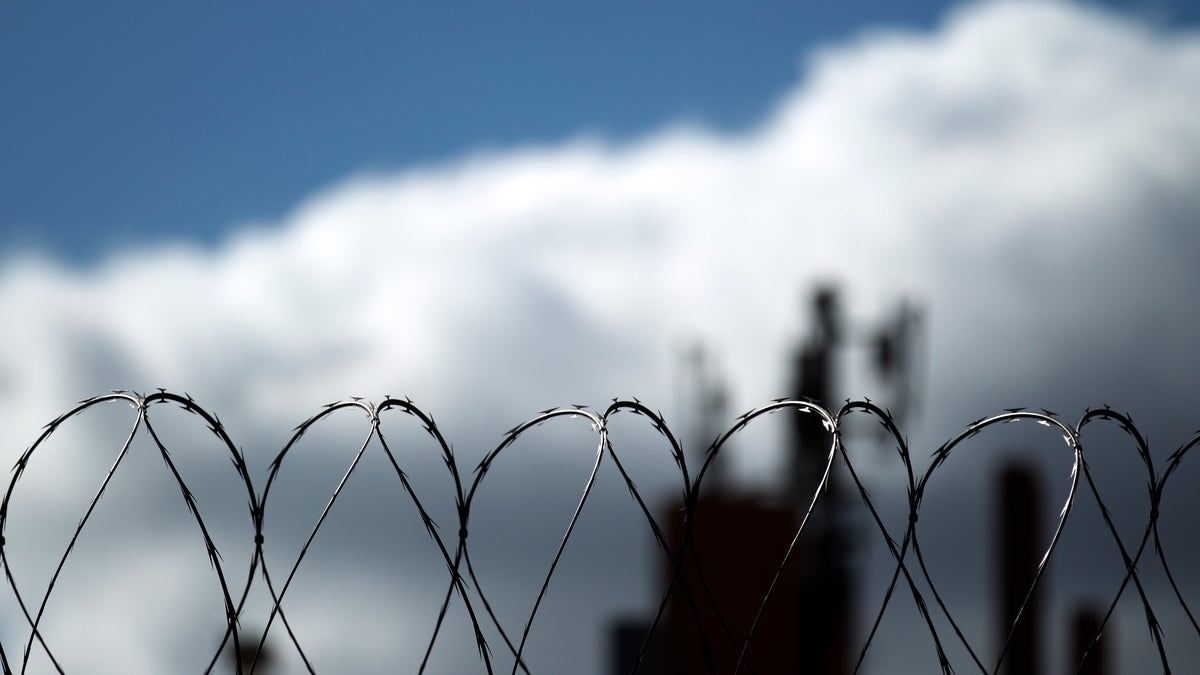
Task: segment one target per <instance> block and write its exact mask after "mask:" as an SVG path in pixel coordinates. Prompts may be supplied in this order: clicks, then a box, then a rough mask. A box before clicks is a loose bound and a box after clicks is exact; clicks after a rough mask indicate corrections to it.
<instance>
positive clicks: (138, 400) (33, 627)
mask: <svg viewBox="0 0 1200 675" xmlns="http://www.w3.org/2000/svg"><path fill="white" fill-rule="evenodd" d="M110 402H125V403H127V404H129V405H130V406H131V407H132V408H133V409H134V410H135V411H136V415H135V419H134V422H133V424H132V425H131V427H130V429H129V433H128V434H127V435H126V437H125V441H124V442H123V443H122V444H121V448H120V450H119V451H118V453H117V456H116V458H115V459H114V460H113V463H112V464H111V465H110V466H109V469H108V471H107V472H106V474H105V476H104V478H103V480H102V481H101V483H100V486H99V488H98V489H97V490H96V493H95V495H94V496H93V497H92V498H91V501H90V502H89V503H88V505H87V507H86V509H85V511H84V513H83V515H82V516H81V518H80V520H79V524H78V525H77V526H76V527H75V530H74V532H73V533H72V535H71V538H70V540H69V542H68V543H67V546H66V549H65V550H64V551H63V554H62V556H61V557H60V558H59V561H58V563H57V565H56V566H55V568H54V571H53V573H52V575H51V577H50V580H49V582H48V584H47V586H46V592H45V593H44V594H43V595H42V598H41V600H40V602H39V603H38V607H37V610H36V612H35V613H34V614H32V615H31V613H30V610H29V606H28V605H27V604H26V601H25V598H24V597H23V596H22V595H21V592H20V590H19V589H18V588H17V582H16V579H15V577H14V576H13V571H12V565H11V561H10V560H9V557H8V549H7V548H0V565H3V567H4V575H5V579H6V580H7V582H8V585H9V587H10V588H11V589H12V592H13V596H14V597H15V598H16V600H17V604H18V606H19V607H20V609H21V613H22V614H23V615H24V617H25V620H26V622H27V623H28V624H29V628H30V635H29V639H28V640H27V641H26V642H25V645H24V648H23V649H22V655H21V666H20V672H22V673H23V672H25V670H26V669H27V668H28V665H29V658H30V656H31V652H32V649H33V645H34V642H37V643H38V645H40V647H41V649H42V650H44V652H45V654H46V656H47V658H48V659H49V660H50V662H51V664H52V665H53V666H54V668H55V670H56V671H58V672H59V673H62V672H64V671H63V668H62V665H61V664H60V663H59V662H58V659H56V658H55V656H54V653H53V652H52V651H51V649H50V647H49V645H48V644H47V643H46V640H45V637H44V636H43V635H42V632H41V630H40V629H39V628H40V624H41V621H42V618H43V616H44V614H45V610H46V605H47V603H48V602H49V600H50V595H51V594H52V593H53V592H54V586H55V584H56V583H57V581H58V579H59V577H60V575H61V574H62V571H63V569H64V568H65V566H66V563H67V559H68V558H69V557H70V555H71V552H72V551H73V550H74V548H75V544H76V542H77V541H78V540H79V537H80V535H81V534H82V532H83V528H84V526H85V525H87V522H88V520H89V519H90V518H91V516H92V514H93V512H94V511H95V509H96V506H97V505H98V504H99V502H100V499H101V498H102V497H103V496H104V492H105V489H106V488H107V487H108V485H109V483H110V482H111V481H112V478H113V476H114V475H115V474H116V472H117V470H118V468H119V467H120V465H121V463H122V461H123V460H124V459H125V457H126V455H127V454H128V452H129V448H130V446H131V445H132V443H133V440H134V438H135V437H136V435H137V433H138V431H139V429H141V428H142V427H143V426H144V427H145V428H146V431H147V433H149V434H150V436H151V438H152V439H153V440H154V444H155V447H156V449H157V450H158V451H159V454H160V456H161V458H162V460H163V462H164V463H165V464H166V466H167V468H168V469H169V470H170V472H171V476H172V479H173V480H174V481H175V484H176V486H177V487H178V489H179V491H180V495H181V497H182V499H183V501H184V504H185V505H186V507H187V509H188V512H189V513H190V514H191V515H192V517H193V519H194V520H195V523H196V526H197V528H198V529H199V532H200V535H201V537H202V538H203V540H204V545H205V549H206V552H207V556H208V559H209V562H210V563H211V565H212V567H213V570H214V572H215V574H216V577H217V580H218V583H219V586H220V589H221V597H222V600H223V601H224V605H225V619H226V627H225V632H224V634H223V636H222V638H221V642H220V644H219V645H218V647H217V649H216V651H215V653H214V654H213V657H212V660H211V661H210V662H209V664H208V667H207V668H206V669H205V671H204V672H205V673H210V672H212V669H213V667H214V666H215V664H216V662H217V660H218V658H219V657H220V654H221V651H222V650H223V649H224V648H225V645H226V644H227V643H228V642H229V641H230V640H232V642H233V646H234V649H235V650H238V649H240V647H241V643H240V638H239V636H238V634H237V616H238V615H239V614H240V612H241V608H242V606H243V604H244V603H245V601H246V597H247V594H248V593H249V588H250V580H251V579H252V578H253V576H254V572H255V567H256V565H257V561H255V560H252V561H251V563H250V566H249V568H248V570H247V583H246V587H245V589H244V590H243V593H242V596H241V598H240V599H239V600H238V601H237V602H236V603H235V602H234V599H233V596H232V594H231V592H230V589H229V584H228V582H227V580H226V575H225V570H224V566H223V564H222V560H221V556H220V553H219V552H218V550H217V546H216V544H215V543H214V542H213V540H212V537H211V536H210V534H209V528H208V526H207V524H206V523H205V521H204V518H203V517H202V516H201V514H200V510H199V508H198V507H197V504H196V501H195V498H194V497H193V495H192V492H191V490H190V489H189V488H188V486H187V483H186V482H185V481H184V479H183V476H182V475H181V474H180V473H179V470H178V468H177V467H176V465H175V462H174V461H173V460H172V459H171V454H170V452H169V451H168V449H167V447H166V446H165V445H164V444H163V442H162V439H161V438H160V437H159V435H158V433H157V432H156V431H155V429H154V425H153V423H152V422H151V419H150V413H149V410H150V406H151V405H153V404H156V403H175V404H177V405H178V406H179V407H180V408H182V409H183V410H184V411H186V412H188V413H190V414H193V415H196V416H198V417H200V418H201V419H202V420H203V421H204V422H206V423H207V425H208V430H209V432H211V433H212V435H214V436H215V437H216V438H217V439H218V440H220V441H221V443H222V445H223V446H224V447H225V449H226V450H228V451H229V453H230V457H231V459H232V461H233V465H234V468H235V470H236V471H237V473H238V475H239V477H240V478H241V479H242V483H243V484H244V485H245V487H246V492H247V496H248V498H249V505H250V510H251V512H254V511H255V510H256V509H257V508H258V502H257V498H256V496H255V494H254V488H253V485H252V483H251V480H250V475H249V473H248V472H247V470H246V463H245V461H244V459H243V457H242V454H241V453H240V452H239V451H238V449H237V447H236V446H235V445H234V443H233V440H232V439H231V438H230V437H229V435H228V434H227V433H226V432H225V430H224V428H223V427H222V425H221V422H220V420H219V419H218V418H217V417H216V415H212V414H210V413H209V412H208V411H206V410H204V409H203V408H201V407H200V406H198V405H197V404H196V403H195V402H194V401H193V400H192V399H191V397H188V396H180V395H178V394H173V393H169V392H166V391H164V390H159V391H158V392H157V393H154V394H150V395H149V396H142V395H140V394H137V393H134V392H125V391H120V390H116V391H113V392H110V393H108V394H103V395H100V396H95V397H92V398H89V399H85V400H83V401H80V402H79V403H78V404H77V405H76V406H75V407H74V408H72V409H70V410H68V411H67V412H65V413H63V414H62V415H60V416H58V417H56V418H55V419H54V420H52V421H51V422H50V423H49V424H47V425H46V427H45V428H44V429H43V430H42V433H41V435H39V436H38V438H37V439H36V440H35V441H34V442H33V444H32V445H30V446H29V448H28V449H26V450H25V452H24V453H22V455H21V457H20V458H19V459H18V460H17V463H16V465H15V466H14V467H13V477H12V480H11V481H10V482H9V485H8V489H7V490H6V492H5V494H4V500H3V502H0V533H2V532H4V531H5V529H6V527H7V525H8V515H9V513H8V512H9V506H10V504H11V500H12V497H13V491H14V490H15V488H16V486H17V482H18V481H19V480H20V479H21V477H22V476H23V475H24V473H25V471H26V469H27V468H28V466H29V462H30V460H31V459H32V458H33V456H34V453H35V452H36V451H37V450H38V448H39V447H40V446H41V445H42V443H43V442H44V441H45V440H46V439H48V438H50V437H51V436H52V435H53V434H54V433H55V432H56V431H57V430H58V429H59V428H60V427H61V426H62V425H63V424H64V423H66V422H67V421H68V420H70V419H71V418H73V417H75V416H77V415H79V414H81V413H83V412H84V411H86V410H89V409H91V408H93V407H96V406H99V405H101V404H104V403H110ZM0 666H3V668H4V672H5V674H6V675H8V674H9V673H11V672H12V668H11V665H10V663H9V661H8V656H7V654H6V653H5V652H4V650H3V647H2V646H0ZM236 670H237V673H238V674H239V675H241V673H242V668H241V664H240V663H238V664H237V669H236Z"/></svg>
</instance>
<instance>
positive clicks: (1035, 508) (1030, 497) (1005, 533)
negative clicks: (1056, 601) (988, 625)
mask: <svg viewBox="0 0 1200 675" xmlns="http://www.w3.org/2000/svg"><path fill="white" fill-rule="evenodd" d="M999 487H1000V509H999V511H1000V513H999V516H1000V522H999V528H998V532H999V535H1000V536H999V539H1000V541H999V545H1000V551H999V554H1000V555H999V557H1000V589H999V590H1000V602H999V609H1000V625H999V633H1000V644H1001V645H1002V646H1003V645H1004V644H1005V642H1006V641H1007V644H1008V647H1007V652H1006V654H1005V657H1004V662H1003V664H1002V667H1001V669H1000V672H1001V673H1007V674H1008V675H1037V674H1038V673H1040V672H1041V650H1040V644H1039V637H1040V635H1041V632H1042V620H1041V611H1040V610H1041V608H1040V603H1039V602H1038V597H1039V596H1040V595H1041V593H1040V592H1038V593H1034V594H1033V595H1030V594H1029V590H1030V588H1032V586H1033V582H1034V579H1035V577H1036V576H1037V564H1038V561H1039V560H1040V558H1041V555H1042V551H1041V550H1040V548H1041V546H1042V544H1043V542H1042V537H1041V536H1040V532H1039V517H1038V516H1039V514H1040V513H1041V495H1040V494H1039V490H1038V486H1037V480H1036V478H1035V477H1034V475H1033V472H1032V471H1030V470H1029V469H1028V468H1027V467H1024V466H1015V465H1014V466H1008V467H1006V468H1005V469H1004V470H1003V471H1002V472H1001V474H1000V486H999Z"/></svg>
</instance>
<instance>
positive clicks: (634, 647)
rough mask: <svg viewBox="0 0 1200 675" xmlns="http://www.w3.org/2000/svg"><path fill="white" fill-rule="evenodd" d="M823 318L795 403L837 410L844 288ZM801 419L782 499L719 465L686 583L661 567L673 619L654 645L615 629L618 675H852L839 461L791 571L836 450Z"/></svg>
mask: <svg viewBox="0 0 1200 675" xmlns="http://www.w3.org/2000/svg"><path fill="white" fill-rule="evenodd" d="M812 311H813V328H812V332H811V334H810V336H809V337H808V338H807V340H805V342H804V343H803V344H802V345H801V346H800V348H799V350H798V352H797V354H796V357H795V359H794V361H793V364H792V373H791V378H790V380H791V389H792V396H793V398H802V399H810V400H814V401H817V402H820V403H822V404H824V405H825V406H826V407H832V402H833V401H834V400H836V399H835V398H834V396H833V387H834V380H835V372H834V371H835V360H834V359H835V351H836V350H837V348H838V347H839V346H840V345H841V344H842V338H843V336H844V332H843V330H842V326H841V317H840V315H839V308H838V303H837V295H836V293H835V291H834V290H833V289H832V288H822V289H820V290H818V291H817V293H816V294H815V296H814V298H813V304H812ZM711 412H712V411H710V410H702V414H707V413H711ZM789 414H790V415H791V422H790V424H789V427H788V435H787V444H788V453H787V471H788V480H787V486H786V488H785V489H784V490H783V492H782V493H780V494H763V493H747V492H739V491H735V490H733V489H731V488H730V487H729V486H728V485H726V484H725V482H724V480H722V478H721V476H720V471H719V468H718V467H716V466H715V465H714V467H713V468H714V471H713V472H710V473H711V474H715V475H706V477H705V479H704V481H703V483H702V486H701V489H700V492H699V495H698V498H697V501H696V504H695V505H694V507H693V509H692V532H691V545H690V546H689V548H688V549H687V552H686V553H685V555H684V557H683V560H682V561H681V562H680V568H679V574H678V576H677V577H675V576H674V572H675V570H674V569H673V565H672V564H671V563H670V562H669V561H666V560H665V558H664V562H663V565H662V568H661V569H660V579H661V580H662V586H661V588H662V589H663V592H664V593H667V603H666V608H665V612H664V614H663V619H662V621H661V623H660V625H659V627H658V628H657V629H656V631H655V632H654V634H653V637H652V639H651V641H650V642H649V643H648V644H647V643H646V635H647V633H648V632H649V624H647V623H637V622H630V621H624V622H621V623H620V624H618V625H617V626H616V627H614V632H613V636H612V638H613V645H614V649H613V652H612V655H613V656H612V663H611V667H612V671H613V672H614V673H630V672H637V673H642V674H643V675H685V674H687V675H690V674H692V673H704V672H717V673H732V672H734V670H735V669H736V668H738V663H739V661H740V662H741V671H740V672H746V673H800V672H814V673H822V674H824V675H841V674H842V673H849V672H850V670H851V668H852V665H853V661H852V658H851V657H852V650H853V649H854V646H855V644H856V642H855V640H854V636H853V627H854V618H855V617H854V615H853V608H854V607H855V600H856V599H855V598H854V597H853V589H854V571H853V570H852V567H851V564H850V561H851V553H852V550H853V542H854V534H853V532H852V531H851V528H850V527H849V525H848V520H847V518H846V516H845V511H846V508H845V507H846V504H845V494H846V490H845V488H844V487H843V485H842V478H841V476H840V473H841V467H839V466H838V465H836V464H835V465H834V466H833V469H832V472H831V476H830V480H829V484H828V488H827V491H826V492H825V494H823V495H822V497H821V500H820V502H819V504H818V507H817V508H816V509H815V510H814V512H813V514H812V516H811V518H810V521H809V523H808V525H807V526H806V529H805V531H804V536H803V537H801V538H800V539H799V540H798V541H797V542H796V547H795V549H794V550H793V551H792V553H791V555H790V556H789V557H788V558H787V563H786V565H784V566H783V567H782V568H781V563H782V562H783V561H784V558H785V556H786V555H787V552H788V549H789V546H790V545H791V544H792V541H793V539H794V538H795V535H796V532H797V530H798V529H799V527H800V523H801V521H802V519H803V517H804V514H805V511H806V510H807V509H808V507H809V505H810V503H811V501H812V497H813V492H814V490H815V489H816V487H817V486H818V485H819V483H820V480H821V477H822V476H823V475H824V472H825V466H826V464H827V461H828V457H829V452H830V448H831V445H832V435H831V433H830V431H829V430H828V429H826V428H825V427H824V425H823V424H822V423H821V419H820V418H819V417H818V416H816V415H814V414H802V413H799V412H795V413H789ZM683 510H684V505H683V504H681V503H674V504H671V505H670V506H669V507H668V510H667V513H668V514H671V515H672V516H673V517H671V518H669V519H667V520H665V521H664V522H665V523H666V524H667V525H666V530H667V532H666V534H667V538H668V541H669V542H670V543H671V544H672V546H674V547H675V549H676V550H678V547H679V545H680V544H681V542H682V541H683V539H684V527H685V524H684V522H683V520H682V519H681V518H679V517H678V514H679V513H681V512H682V511H683ZM772 584H774V587H773V590H771V593H770V598H769V599H768V600H767V602H766V603H765V604H764V603H763V600H764V598H766V597H767V595H768V590H769V589H772ZM668 586H670V589H669V592H668V591H667V588H668ZM752 629H753V639H752V640H750V641H749V642H747V638H748V636H750V633H751V630H752ZM744 645H745V646H746V647H745V653H744V654H743V646H744ZM643 647H644V649H643ZM639 657H640V658H641V662H640V663H639V662H638V659H639ZM635 667H636V670H635Z"/></svg>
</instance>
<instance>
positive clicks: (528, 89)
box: [0, 0, 1200, 261]
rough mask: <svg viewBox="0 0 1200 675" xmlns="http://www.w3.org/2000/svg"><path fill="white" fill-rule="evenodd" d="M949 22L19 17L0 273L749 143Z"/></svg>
mask: <svg viewBox="0 0 1200 675" xmlns="http://www.w3.org/2000/svg"><path fill="white" fill-rule="evenodd" d="M952 4H953V3H947V2H942V1H936V0H922V1H920V2H906V3H889V2H869V3H794V2H769V3H756V4H755V5H754V6H752V7H749V8H746V7H741V6H734V5H730V4H728V3H717V2H699V3H599V2H583V3H576V2H572V3H518V4H516V5H511V4H507V3H505V4H495V3H475V2H471V3H464V4H463V5H462V6H455V7H454V8H453V9H450V8H447V7H443V6H441V5H431V4H427V3H394V4H393V3H350V4H348V5H340V6H339V7H338V8H337V10H336V11H332V10H330V8H329V6H328V5H327V4H325V3H318V2H300V3H289V4H288V6H287V9H286V11H280V8H279V7H277V6H272V5H269V4H259V3H250V4H247V3H201V4H198V5H194V6H183V5H180V4H177V3H169V4H157V3H103V4H98V3H87V2H77V3H59V2H51V3H31V4H9V5H6V6H5V7H4V8H3V9H0V91H3V92H5V94H4V99H5V100H6V103H5V105H4V106H3V108H2V109H0V147H3V152H2V153H0V154H2V155H3V158H2V159H0V251H4V250H6V249H7V250H9V251H10V252H11V251H14V250H22V249H25V248H29V247H32V248H36V249H39V250H42V251H44V252H49V253H52V254H54V255H56V256H61V257H64V258H66V259H68V260H74V261H89V260H95V259H96V258H97V257H98V256H102V255H103V254H104V253H107V252H111V251H113V250H114V249H118V248H120V247H124V246H128V245H135V244H145V243H148V242H153V241H161V240H163V239H179V238H182V239H186V240H190V241H196V242H204V243H212V242H214V241H216V240H218V239H220V238H221V236H222V234H223V233H226V232H228V231H230V230H231V229H232V228H236V227H238V226H239V225H240V224H243V223H245V222H246V221H260V220H275V219H278V218H279V217H281V216H282V215H284V214H285V213H286V212H287V211H288V210H289V209H291V208H293V207H294V206H296V205H297V204H298V203H299V202H301V201H302V200H303V199H304V198H306V197H307V196H309V195H311V194H312V193H313V192H315V191H317V190H320V189H323V188H326V187H328V186H329V185H331V184H334V183H336V182H338V181H340V180H342V179H344V178H346V177H347V176H350V175H353V174H356V173H359V172H363V171H374V170H393V169H397V168H402V167H407V166H411V165H415V164H426V163H431V162H440V161H444V160H446V159H448V158H453V157H456V156H459V155H462V154H464V153H471V152H477V151H479V150H480V149H486V148H503V147H510V146H513V145H517V144H527V143H543V144H544V143H554V142H559V141H561V140H563V139H565V138H570V137H573V136H576V135H578V134H581V133H595V134H600V135H602V136H604V137H606V138H611V139H624V138H630V137H637V136H639V135H643V134H646V133H648V132H650V131H653V130H655V129H658V128H660V127H662V126H664V125H666V124H668V123H674V122H678V121H680V120H692V121H695V122H698V123H701V124H704V125H708V126H711V127H713V128H717V129H725V130H733V129H742V128H745V127H747V126H748V125H751V124H754V123H756V122H758V121H760V120H761V119H762V118H763V117H764V115H765V114H767V112H768V111H769V110H770V109H771V108H772V106H773V105H774V103H775V102H776V100H777V99H778V97H779V96H780V94H781V92H782V91H783V90H785V89H786V88H787V87H789V86H791V85H792V84H793V83H795V81H796V80H797V78H798V77H800V75H801V72H802V70H801V69H802V58H803V56H804V55H805V54H806V53H807V52H808V51H809V50H811V49H812V48H813V47H814V46H819V45H825V44H833V43H838V42H841V41H843V40H846V39H848V38H851V37H853V36H855V35H856V34H858V32H859V31H862V30H863V29H869V28H872V27H877V26H887V27H890V28H896V27H910V28H927V27H929V26H930V25H932V24H933V23H934V22H935V21H936V20H937V19H938V18H939V17H941V16H942V15H943V14H944V13H945V12H946V11H947V9H948V8H949V7H950V6H952ZM1105 4H1110V5H1114V6H1118V7H1123V8H1125V9H1128V10H1131V11H1133V12H1134V13H1136V14H1140V15H1143V16H1146V17H1148V18H1150V19H1152V20H1154V21H1157V22H1165V23H1168V24H1191V23H1193V22H1195V21H1196V19H1197V17H1198V16H1200V10H1197V8H1196V7H1195V6H1194V4H1193V3H1187V2H1157V3H1135V2H1114V3H1105Z"/></svg>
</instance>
